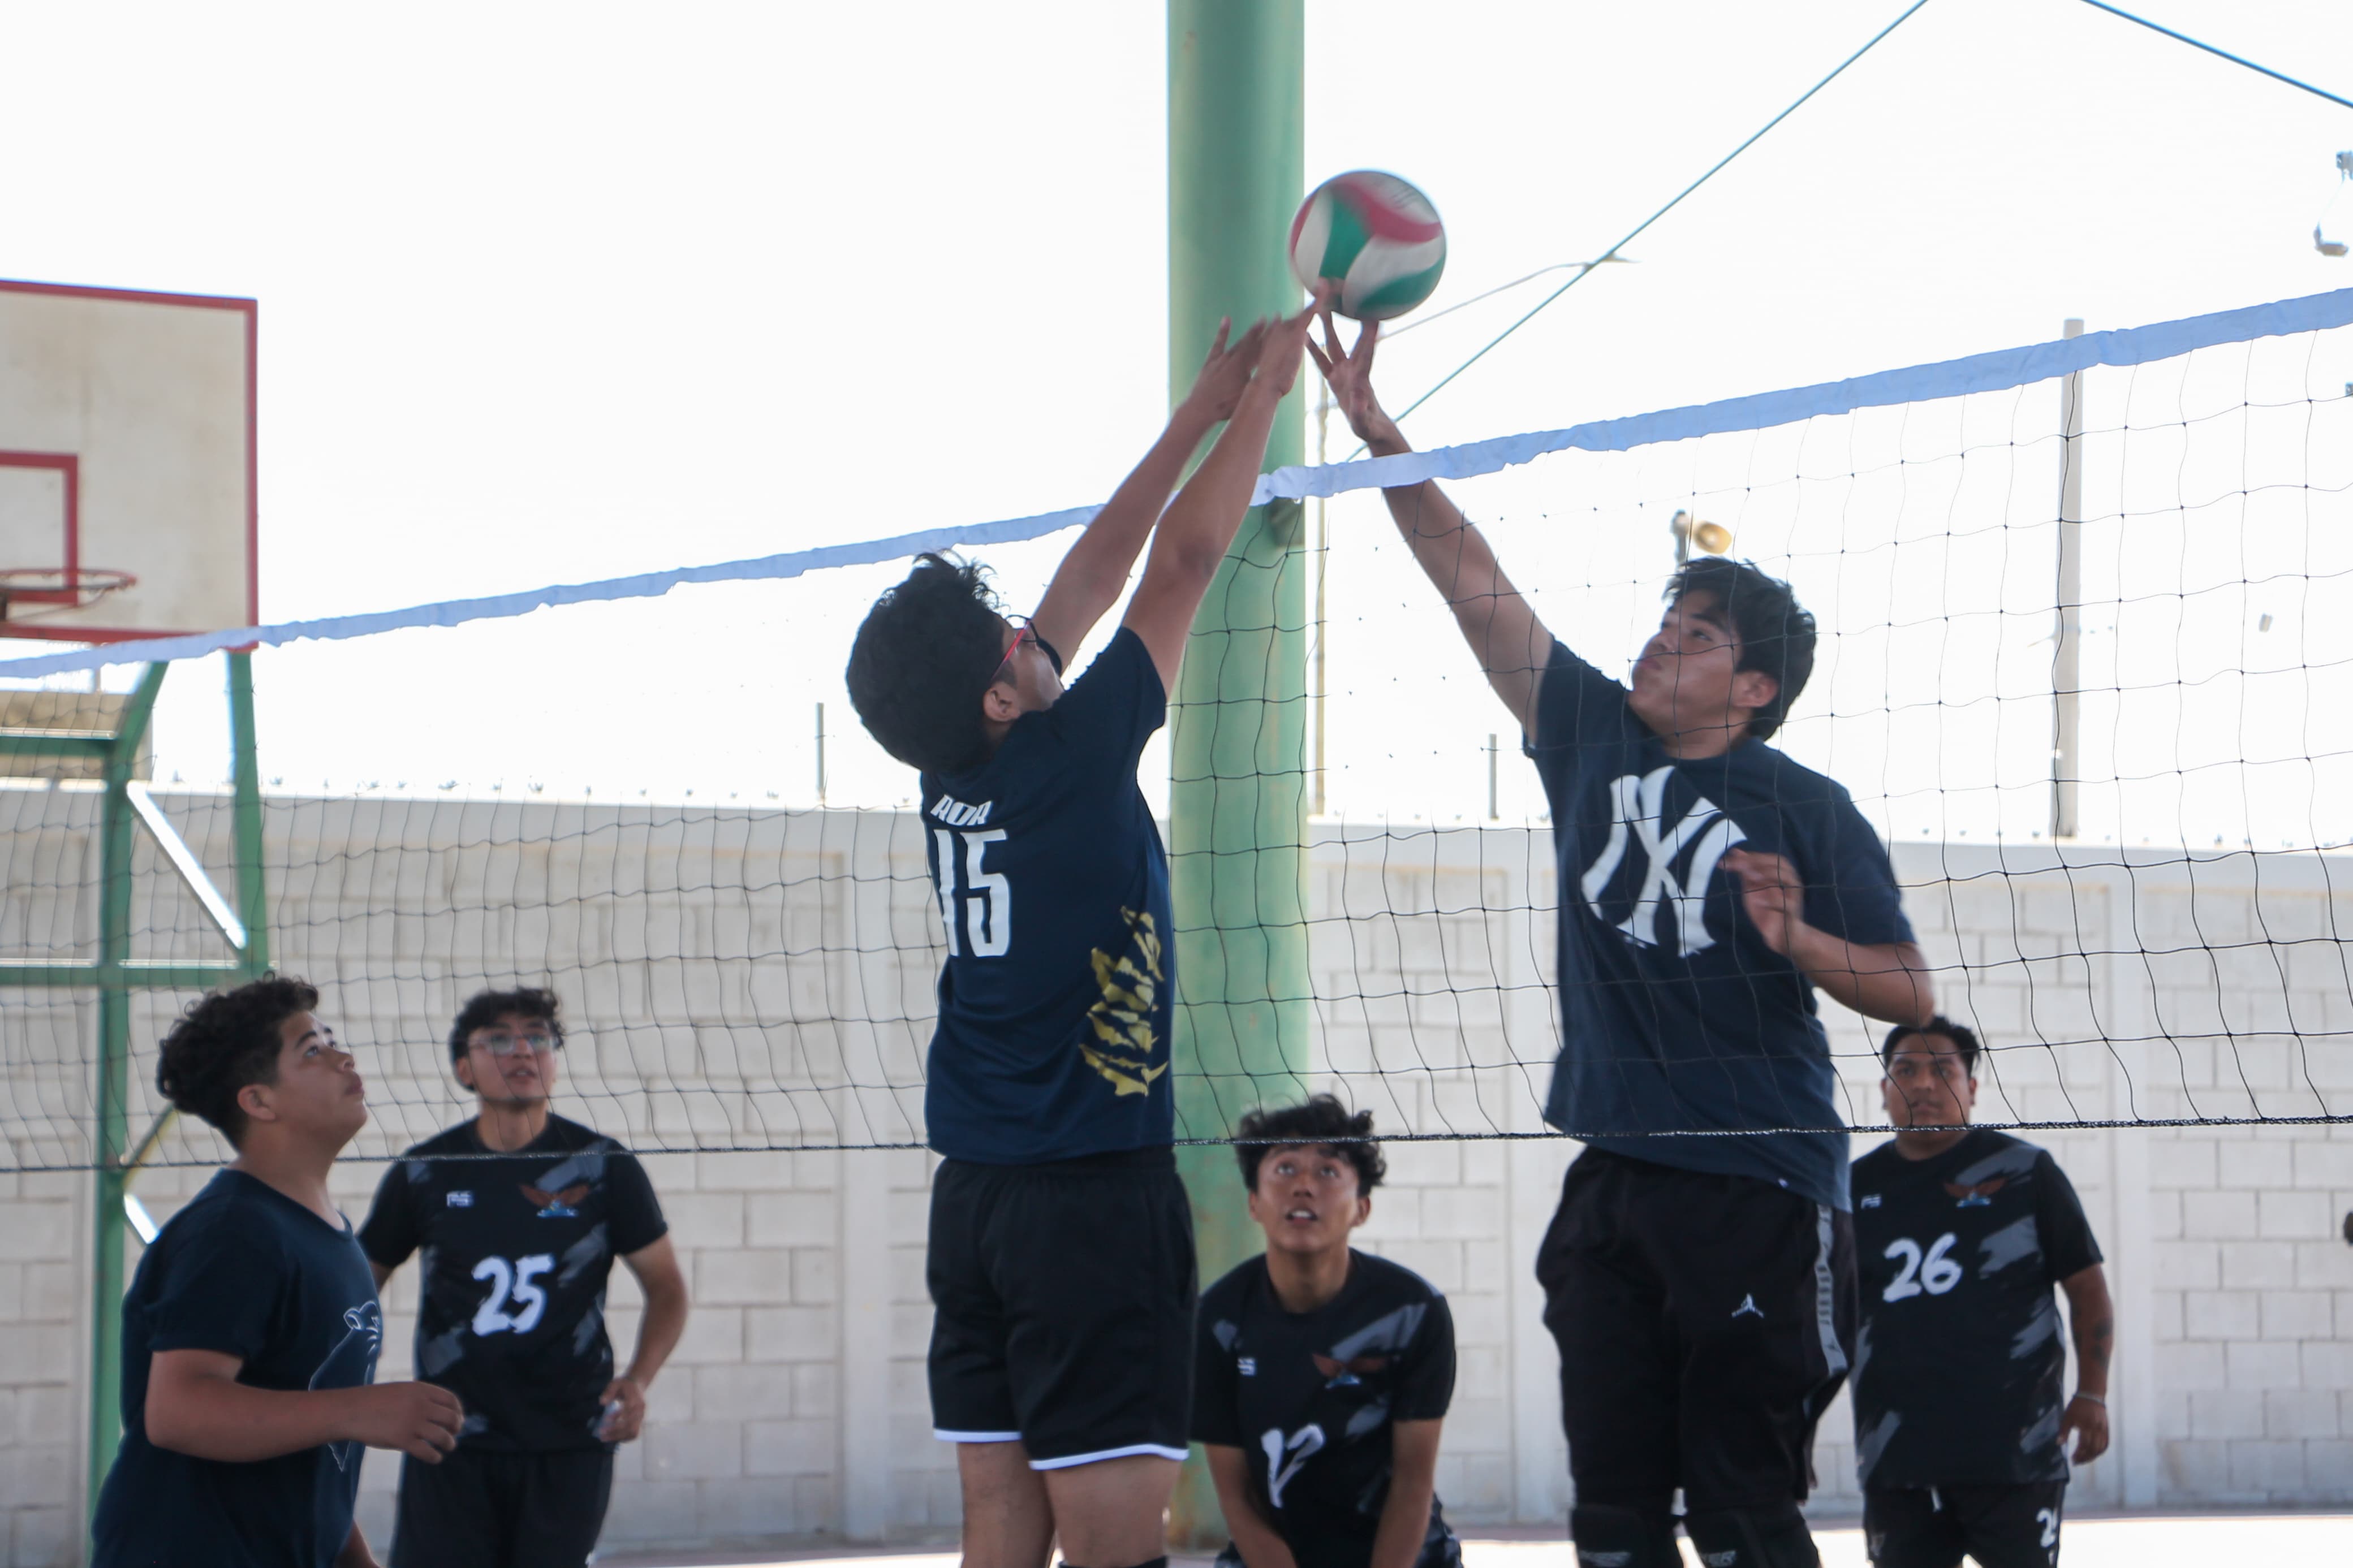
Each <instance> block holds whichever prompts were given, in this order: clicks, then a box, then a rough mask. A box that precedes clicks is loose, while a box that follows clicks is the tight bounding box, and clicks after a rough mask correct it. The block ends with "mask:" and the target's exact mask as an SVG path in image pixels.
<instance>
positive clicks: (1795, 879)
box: [1721, 849, 1936, 1024]
mask: <svg viewBox="0 0 2353 1568" xmlns="http://www.w3.org/2000/svg"><path fill="white" fill-rule="evenodd" d="M1721 864H1722V866H1723V867H1724V868H1725V870H1726V871H1729V872H1731V873H1732V874H1733V876H1734V877H1735V878H1736V879H1738V880H1739V883H1740V906H1741V908H1742V910H1744V911H1746V914H1747V916H1748V918H1749V920H1750V921H1752V922H1754V924H1755V925H1756V927H1757V934H1758V935H1760V936H1762V937H1763V938H1764V939H1765V945H1766V946H1767V947H1769V948H1771V949H1772V950H1773V951H1774V952H1778V953H1779V954H1781V955H1782V956H1783V957H1784V958H1787V959H1788V961H1789V962H1790V963H1794V964H1796V965H1797V966H1798V968H1799V971H1801V972H1802V973H1804V974H1805V977H1806V978H1807V979H1809V980H1810V981H1812V982H1813V983H1814V984H1816V985H1818V986H1820V988H1821V989H1822V990H1823V991H1824V992H1826V993H1827V994H1829V995H1830V997H1831V1000H1832V1001H1834V1002H1836V1003H1838V1004H1839V1005H1841V1006H1842V1007H1851V1008H1852V1009H1853V1010H1854V1011H1856V1012H1858V1013H1860V1014H1862V1016H1864V1017H1866V1018H1877V1019H1879V1020H1880V1021H1881V1022H1883V1023H1888V1024H1925V1023H1926V1022H1927V1021H1928V1020H1929V1019H1930V1018H1931V1017H1933V1016H1936V992H1935V990H1934V989H1933V988H1932V987H1931V986H1930V984H1928V960H1927V957H1926V955H1925V954H1924V953H1922V952H1921V951H1920V947H1919V944H1918V943H1917V942H1886V943H1883V944H1879V945H1876V946H1874V945H1872V944H1869V943H1865V942H1849V941H1847V940H1846V939H1845V938H1844V937H1839V936H1832V935H1831V933H1830V932H1829V931H1824V930H1822V929H1821V928H1820V926H1816V925H1810V924H1808V923H1807V921H1806V915H1805V910H1806V889H1805V883H1804V881H1803V880H1802V879H1800V878H1799V875H1798V868H1797V867H1796V866H1795V865H1793V864H1791V863H1790V861H1789V859H1788V857H1787V856H1783V855H1766V854H1761V853H1759V852H1758V851H1757V850H1754V849H1728V850H1726V851H1725V856H1724V859H1723V860H1722V862H1721Z"/></svg>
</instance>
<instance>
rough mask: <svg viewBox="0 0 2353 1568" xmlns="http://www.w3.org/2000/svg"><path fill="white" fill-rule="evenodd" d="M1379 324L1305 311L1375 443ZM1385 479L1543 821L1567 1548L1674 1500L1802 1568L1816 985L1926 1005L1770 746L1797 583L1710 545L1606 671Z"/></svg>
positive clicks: (1838, 1256) (1823, 807)
mask: <svg viewBox="0 0 2353 1568" xmlns="http://www.w3.org/2000/svg"><path fill="white" fill-rule="evenodd" d="M1377 342H1378V329H1377V326H1376V325H1371V324H1368V325H1367V326H1366V328H1365V330H1364V331H1363V333H1362V335H1361V336H1359V337H1358V339H1357V340H1356V347H1355V349H1354V351H1353V352H1349V351H1345V350H1343V349H1342V347H1341V345H1340V342H1339V338H1338V335H1337V334H1336V333H1335V331H1333V329H1332V323H1331V321H1330V318H1329V317H1328V316H1327V317H1326V318H1325V321H1324V344H1325V346H1324V348H1323V349H1321V350H1317V349H1315V348H1314V346H1313V345H1310V352H1312V353H1314V354H1315V357H1316V363H1318V365H1319V366H1321V367H1322V368H1323V370H1324V374H1325V376H1326V377H1327V378H1328V380H1329V381H1330V383H1331V385H1332V390H1333V394H1334V396H1335V400H1336V401H1337V403H1338V405H1339V406H1340V408H1341V409H1342V411H1343V412H1344V413H1345V415H1346V416H1347V417H1348V421H1349V424H1350V426H1352V427H1353V428H1354V429H1355V430H1356V434H1357V436H1358V437H1360V438H1362V439H1363V440H1364V442H1365V443H1366V447H1369V448H1370V450H1371V451H1372V452H1373V454H1374V455H1375V456H1377V457H1386V456H1389V455H1392V454H1395V453H1400V452H1404V451H1408V450H1409V449H1410V448H1409V447H1408V445H1407V443H1406V440H1405V438H1404V437H1403V435H1402V434H1401V433H1400V432H1399V431H1398V426H1397V424H1396V421H1394V420H1393V419H1391V418H1390V417H1389V416H1388V414H1387V413H1385V412H1384V411H1383V410H1382V408H1381V405H1380V402H1379V399H1378V398H1377V397H1376V396H1375V395H1374V392H1373V385H1372V362H1373V353H1374V349H1375V345H1376V344H1377ZM1384 494H1385V497H1386V499H1387V501H1388V509H1389V514H1390V516H1391V518H1392V519H1393V520H1394V521H1395V522H1396V523H1397V526H1398V531H1399V532H1400V533H1402V534H1403V536H1404V538H1405V541H1406V542H1407V544H1408V545H1409V547H1410V548H1411V550H1412V552H1413V554H1414V558H1415V560H1416V561H1418V562H1419V563H1420V565H1421V567H1422V570H1423V572H1424V574H1426V575H1428V576H1429V578H1430V582H1431V583H1432V584H1434V585H1435V586H1436V587H1437V589H1438V591H1439V593H1440V595H1442V596H1443V597H1444V598H1445V600H1446V602H1447V605H1448V606H1449V607H1450V608H1451V610H1452V611H1453V613H1454V618H1455V621H1456V624H1457V625H1458V626H1460V627H1461V631H1462V635H1463V637H1464V638H1465V639H1466V640H1467V641H1468V642H1469V643H1470V645H1471V649H1472V653H1473V654H1474V655H1475V656H1477V658H1478V659H1479V663H1480V666H1481V668H1482V669H1483V670H1484V671H1485V672H1486V675H1487V679H1488V683H1489V684H1490V685H1491V686H1492V687H1493V689H1494V691H1495V694H1496V695H1497V696H1498V697H1500V698H1501V699H1502V700H1503V702H1504V706H1505V707H1506V708H1508V709H1509V710H1511V712H1512V714H1513V716H1514V718H1516V719H1517V720H1519V721H1520V725H1521V728H1522V730H1523V731H1524V733H1525V737H1526V739H1525V748H1526V751H1527V753H1528V755H1529V756H1530V758H1532V759H1533V760H1534V761H1535V764H1536V769H1537V772H1538V773H1539V774H1540V775H1541V776H1542V778H1543V780H1544V784H1545V793H1546V798H1547V800H1548V801H1549V802H1550V805H1551V809H1552V824H1553V839H1554V846H1555V849H1556V853H1557V854H1558V856H1559V875H1560V882H1559V886H1560V889H1561V895H1562V907H1561V910H1560V920H1559V922H1558V923H1559V971H1560V1004H1561V1034H1562V1043H1561V1054H1560V1058H1559V1061H1558V1064H1557V1066H1556V1068H1555V1070H1554V1074H1553V1082H1552V1091H1551V1094H1550V1097H1549V1099H1548V1100H1547V1103H1546V1108H1545V1117H1546V1121H1549V1122H1550V1123H1551V1124H1552V1125H1553V1126H1555V1127H1557V1128H1559V1129H1561V1130H1563V1131H1568V1132H1572V1133H1575V1134H1577V1135H1578V1136H1579V1137H1581V1138H1583V1139H1584V1140H1585V1142H1586V1149H1585V1152H1583V1153H1582V1154H1580V1155H1579V1156H1578V1157H1577V1160H1576V1161H1575V1163H1572V1164H1571V1165H1570V1167H1569V1171H1568V1175H1567V1181H1566V1182H1565V1184H1564V1185H1563V1187H1562V1192H1561V1202H1560V1208H1559V1210H1558V1212H1557V1213H1556V1215H1555V1216H1554V1219H1553V1223H1552V1227H1551V1229H1550V1231H1549V1232H1548V1233H1547V1235H1546V1238H1545V1242H1544V1245H1543V1247H1542V1249H1541V1250H1540V1252H1539V1255H1538V1258H1537V1278H1538V1279H1540V1280H1541V1282H1542V1283H1543V1285H1544V1289H1545V1299H1546V1304H1545V1321H1546V1326H1547V1327H1549V1328H1550V1329H1551V1331H1552V1333H1553V1337H1554V1339H1555V1341H1556V1342H1557V1343H1558V1345H1559V1347H1560V1358H1561V1361H1560V1374H1561V1406H1562V1419H1563V1424H1564V1426H1566V1427H1567V1434H1568V1445H1569V1468H1570V1472H1571V1474H1572V1476H1573V1478H1574V1479H1575V1481H1576V1484H1577V1505H1576V1508H1575V1510H1574V1511H1573V1512H1572V1513H1571V1515H1570V1531H1571V1532H1572V1534H1573V1535H1574V1536H1575V1538H1576V1542H1577V1551H1578V1552H1579V1554H1580V1555H1581V1556H1583V1557H1585V1558H1586V1559H1587V1560H1588V1561H1589V1562H1609V1563H1616V1564H1620V1565H1622V1568H1654V1565H1655V1568H1668V1565H1672V1564H1673V1563H1677V1562H1679V1561H1680V1559H1679V1558H1678V1557H1677V1556H1676V1549H1675V1545H1674V1521H1673V1514H1672V1500H1673V1496H1674V1494H1675V1492H1676V1490H1677V1489H1681V1490H1682V1492H1683V1503H1684V1514H1683V1526H1684V1529H1685V1531H1687V1532H1688V1533H1689V1534H1690V1536H1691V1538H1692V1542H1693V1544H1694V1546H1695V1547H1697V1548H1698V1550H1699V1552H1701V1554H1702V1555H1703V1557H1704V1558H1705V1560H1706V1561H1707V1562H1708V1563H1711V1564H1713V1565H1715V1568H1787V1565H1789V1564H1803V1565H1808V1568H1810V1565H1811V1564H1814V1563H1817V1562H1819V1560H1820V1559H1819V1556H1818V1554H1817V1552H1816V1551H1815V1548H1814V1544H1813V1541H1812V1538H1811V1536H1810V1534H1809V1533H1808V1531H1807V1529H1806V1525H1805V1521H1804V1518H1803V1516H1802V1514H1801V1513H1800V1512H1799V1503H1800V1502H1802V1501H1803V1500H1804V1499H1805V1496H1806V1493H1807V1490H1808V1488H1809V1485H1810V1448H1811V1446H1812V1439H1813V1428H1814V1424H1815V1422H1816V1421H1817V1419H1818V1418H1819V1417H1820V1413H1821V1410H1822V1408H1823V1407H1824V1406H1825V1405H1827V1404H1828V1403H1829V1401H1830V1399H1831V1395H1832V1394H1834V1393H1835V1392H1836V1390H1837V1388H1838V1386H1839V1384H1840V1382H1841V1380H1842V1378H1843V1376H1844V1374H1845V1372H1846V1367H1847V1350H1846V1347H1845V1341H1846V1339H1847V1338H1848V1336H1850V1335H1851V1333H1852V1312H1853V1303H1854V1296H1853V1289H1854V1288H1853V1272H1852V1271H1853V1266H1854V1263H1853V1252H1852V1221H1851V1219H1850V1217H1849V1215H1848V1213H1847V1184H1846V1175H1847V1161H1846V1152H1845V1150H1846V1136H1845V1134H1844V1132H1843V1131H1840V1129H1841V1125H1842V1118H1841V1116H1840V1114H1839V1110H1838V1107H1837V1103H1836V1100H1835V1098H1834V1096H1835V1090H1836V1079H1835V1078H1834V1076H1833V1074H1832V1072H1831V1061H1830V1050H1829V1044H1828V1040H1827V1038H1826V1037H1825V1036H1824V1034H1823V1032H1822V1027H1821V1025H1820V1021H1819V1020H1818V1019H1817V1018H1816V1016H1815V1004H1814V993H1815V991H1816V989H1817V988H1819V989H1820V990H1822V991H1825V992H1827V993H1829V994H1830V995H1831V996H1832V997H1833V998H1834V999H1836V1000H1837V1001H1839V1002H1840V1003H1841V1004H1843V1005H1846V1006H1848V1007H1851V1008H1852V1009H1854V1010H1855V1011H1857V1012H1859V1013H1862V1014H1863V1015H1864V1016H1868V1017H1873V1018H1880V1019H1883V1020H1886V1021H1889V1022H1902V1023H1913V1024H1917V1023H1920V1022H1922V1021H1924V1020H1926V1018H1927V1017H1928V1016H1930V1014H1931V1013H1932V1012H1933V1011H1934V1006H1933V1005H1932V1002H1931V999H1930V993H1929V985H1928V977H1927V974H1926V963H1925V962H1924V960H1923V959H1922V957H1921V954H1920V950H1919V948H1918V946H1917V945H1916V944H1915V942H1914V941H1913V935H1912V929H1911V927H1910V925H1909V924H1908V923H1907V922H1906V921H1905V918H1904V911H1903V909H1902V906H1901V902H1900V900H1899V899H1898V897H1897V893H1896V888H1895V879H1894V872H1893V871H1892V869H1891V868H1890V866H1889V863H1888V858H1887V854H1886V851H1885V849H1884V848H1883V847H1882V846H1881V844H1880V842H1879V840H1878V837H1876V836H1875V835H1874V834H1873V832H1872V830H1871V828H1870V826H1869V825H1868V824H1867V823H1865V822H1864V820H1863V819H1862V816H1861V814H1860V813H1858V812H1857V811H1856V810H1855V808H1854V805H1853V802H1852V799H1851V798H1850V797H1849V796H1848V795H1847V793H1846V791H1845V790H1844V789H1842V788H1841V787H1840V786H1839V784H1837V783H1836V782H1835V781H1833V780H1831V779H1828V778H1825V777H1823V776H1822V775H1821V774H1820V773H1814V772H1812V771H1810V770H1809V769H1807V768H1805V767H1802V766H1800V765H1799V764H1798V763H1795V762H1792V761H1791V760H1790V759H1789V758H1788V757H1787V756H1785V755H1783V754H1782V753H1781V752H1778V751H1776V750H1775V749H1774V748H1772V747H1771V746H1768V745H1767V744H1765V742H1766V741H1767V739H1769V738H1770V737H1771V736H1772V734H1773V733H1774V731H1776V730H1777V729H1778V727H1779V726H1780V723H1781V721H1782V720H1783V718H1784V717H1785V716H1786V715H1787V714H1788V710H1789V705H1790V704H1791V703H1792V702H1794V701H1795V700H1797V697H1798V694H1799V691H1800V690H1802V689H1804V686H1805V683H1806V678H1807V676H1808V675H1809V674H1810V672H1811V670H1812V668H1813V656H1814V625H1813V617H1812V616H1809V615H1808V614H1807V613H1806V612H1805V611H1804V610H1803V609H1802V608H1801V607H1800V606H1799V605H1798V603H1797V600H1796V599H1795V597H1794V596H1793V595H1791V593H1790V591H1789V589H1788V584H1783V583H1779V582H1777V581H1775V580H1774V579H1773V578H1771V577H1768V576H1767V575H1766V574H1764V573H1762V572H1760V571H1758V570H1757V568H1756V567H1754V566H1751V565H1748V564H1746V563H1735V562H1731V561H1725V560H1720V559H1716V558H1714V557H1703V558H1701V559H1698V560H1695V561H1694V562H1692V563H1690V564H1689V565H1688V566H1686V567H1684V568H1683V569H1682V570H1681V571H1679V572H1678V573H1677V574H1675V576H1674V578H1673V579H1672V581H1671V582H1670V583H1669V584H1668V587H1667V594H1666V599H1667V608H1666V614H1665V616H1664V617H1663V618H1662V621H1661V623H1660V626H1659V630H1658V632H1657V633H1656V635H1654V636H1653V637H1651V639H1650V641H1649V642H1648V643H1647V644H1646V645H1645V646H1644V647H1643V649H1642V652H1641V656H1640V657H1639V658H1637V659H1636V660H1635V661H1634V668H1633V669H1632V671H1631V673H1630V678H1629V681H1628V684H1627V685H1623V686H1621V685H1620V684H1619V683H1618V682H1617V681H1615V680H1613V679H1610V678H1609V677H1608V676H1606V675H1604V674H1602V673H1601V672H1600V671H1599V670H1598V669H1596V668H1593V667H1592V666H1591V665H1589V664H1587V663H1586V662H1585V661H1584V660H1583V659H1580V658H1577V655H1575V654H1574V653H1572V652H1570V651H1569V648H1568V647H1567V644H1565V643H1562V642H1560V641H1558V640H1557V639H1556V638H1555V637H1554V636H1553V635H1552V633H1551V632H1550V631H1548V630H1547V629H1546V627H1545V626H1544V624H1543V623H1542V622H1541V621H1539V620H1538V619H1537V618H1536V616H1535V611H1534V610H1533V609H1532V608H1531V607H1530V606H1529V605H1528V602H1527V601H1526V600H1525V599H1524V598H1523V597H1521V595H1520V593H1519V590H1518V589H1516V588H1515V587H1514V586H1513V584H1512V582H1511V580H1510V579H1509V578H1508V577H1506V576H1505V575H1504V571H1503V568H1502V567H1501V566H1500V565H1498V564H1497V563H1496V560H1495V556H1494V552H1493V551H1492V550H1491V549H1490V548H1489V547H1488V544H1487V542H1486V541H1485V539H1483V538H1482V536H1481V534H1480V532H1479V531H1478V530H1477V529H1476V528H1475V527H1473V526H1472V524H1471V523H1470V522H1469V521H1467V520H1465V519H1464V517H1463V516H1462V514H1461V511H1460V510H1457V509H1456V508H1455V506H1454V504H1453V502H1451V500H1448V499H1447V498H1446V496H1445V495H1444V494H1443V493H1442V492H1441V491H1440V489H1439V488H1438V487H1437V486H1436V485H1435V484H1421V485H1415V486H1408V487H1401V488H1398V489H1391V490H1388V491H1386V492H1384ZM1813 1129H1820V1131H1811V1130H1813ZM1690 1133H1704V1134H1718V1135H1715V1136H1677V1134H1690ZM1722 1134H1731V1135H1730V1136H1725V1135H1722Z"/></svg>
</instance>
